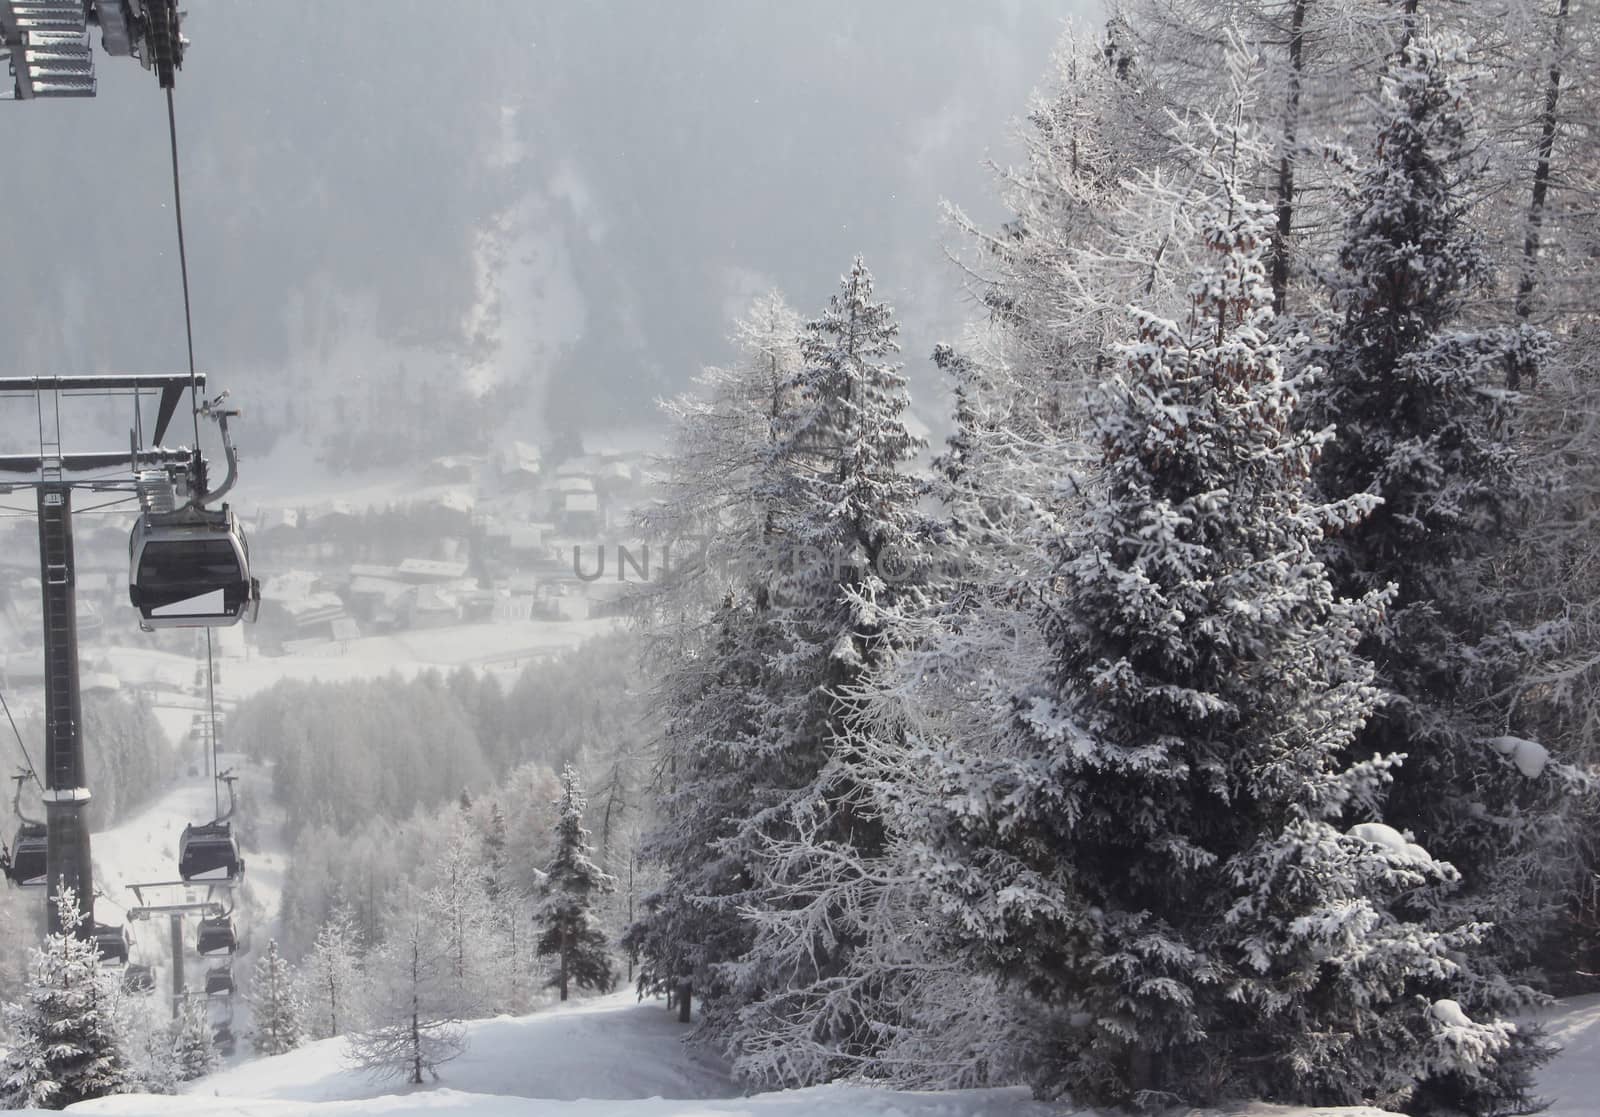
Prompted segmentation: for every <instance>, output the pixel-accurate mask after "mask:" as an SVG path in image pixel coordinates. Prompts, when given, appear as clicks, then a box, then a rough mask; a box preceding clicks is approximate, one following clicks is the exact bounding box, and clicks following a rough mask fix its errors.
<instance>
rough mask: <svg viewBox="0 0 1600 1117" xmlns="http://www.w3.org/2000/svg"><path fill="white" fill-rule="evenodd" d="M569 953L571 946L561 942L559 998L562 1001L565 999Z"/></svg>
mask: <svg viewBox="0 0 1600 1117" xmlns="http://www.w3.org/2000/svg"><path fill="white" fill-rule="evenodd" d="M570 953H572V950H571V948H570V947H569V946H568V945H567V944H566V943H562V944H561V999H562V1000H563V1001H564V1000H566V999H567V955H568V954H570Z"/></svg>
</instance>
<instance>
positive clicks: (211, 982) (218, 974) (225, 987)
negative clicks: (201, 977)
mask: <svg viewBox="0 0 1600 1117" xmlns="http://www.w3.org/2000/svg"><path fill="white" fill-rule="evenodd" d="M232 992H233V966H232V964H231V963H228V962H224V963H223V964H222V965H220V966H212V967H211V968H210V969H209V970H207V971H206V994H207V995H208V996H212V995H215V994H218V993H223V994H228V993H232Z"/></svg>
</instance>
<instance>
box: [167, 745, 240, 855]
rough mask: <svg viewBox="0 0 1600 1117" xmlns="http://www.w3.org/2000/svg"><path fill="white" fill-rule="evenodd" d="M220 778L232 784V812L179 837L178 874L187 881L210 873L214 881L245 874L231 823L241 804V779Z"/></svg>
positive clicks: (191, 827)
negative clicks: (237, 789) (237, 791)
mask: <svg viewBox="0 0 1600 1117" xmlns="http://www.w3.org/2000/svg"><path fill="white" fill-rule="evenodd" d="M217 779H219V780H221V781H222V782H224V783H226V784H227V785H228V809H227V810H226V811H224V812H223V814H222V815H221V817H219V818H215V819H213V820H212V821H210V822H202V823H190V824H189V825H187V826H185V827H184V828H183V833H182V834H181V835H180V836H179V838H178V875H179V876H180V877H182V878H183V879H184V880H194V879H195V878H196V877H205V876H207V874H209V879H213V880H236V879H238V878H239V877H241V876H243V875H244V858H242V857H240V856H239V843H238V841H237V840H236V839H235V838H234V836H233V824H232V823H230V822H229V821H228V819H230V818H231V817H233V812H234V810H235V808H237V807H238V805H239V804H238V800H237V799H235V798H234V793H233V781H234V780H236V779H238V777H237V776H234V775H232V774H230V773H228V772H220V773H218V774H217Z"/></svg>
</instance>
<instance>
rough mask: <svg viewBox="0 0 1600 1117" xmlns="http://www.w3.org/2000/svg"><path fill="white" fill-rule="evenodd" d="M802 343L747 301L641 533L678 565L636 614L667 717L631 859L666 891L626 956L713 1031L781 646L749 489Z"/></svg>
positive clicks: (784, 320)
mask: <svg viewBox="0 0 1600 1117" xmlns="http://www.w3.org/2000/svg"><path fill="white" fill-rule="evenodd" d="M799 331H800V326H799V320H798V318H797V317H796V315H795V314H794V313H793V312H792V311H791V310H789V308H788V307H787V306H785V305H784V303H783V301H782V299H781V298H779V297H778V296H777V295H769V296H765V297H763V298H760V299H758V300H756V302H755V303H754V304H753V305H752V306H751V308H750V309H749V311H748V312H747V313H746V315H745V316H744V318H743V319H742V320H741V321H740V323H739V326H738V329H737V338H736V339H737V342H738V346H739V351H740V360H739V361H738V363H736V364H735V365H734V366H733V367H731V368H727V369H716V368H713V369H708V370H706V372H705V373H704V374H703V375H702V376H701V377H700V378H699V380H698V382H697V386H696V387H697V390H696V392H694V393H692V394H689V395H685V396H682V397H680V398H678V399H677V400H674V401H673V402H672V404H671V405H669V407H668V408H667V411H668V414H669V416H670V418H671V419H672V421H673V424H674V432H673V437H672V443H671V446H672V449H671V452H670V454H669V456H668V458H667V460H666V462H665V463H664V464H665V467H666V472H667V476H668V480H667V483H666V499H665V502H664V504H663V506H662V507H661V508H659V509H655V510H652V511H650V512H648V513H646V514H645V515H644V517H643V521H642V523H641V528H642V530H643V531H644V533H645V534H646V536H647V538H648V539H650V541H651V543H652V545H661V546H665V547H668V548H671V551H670V553H671V554H672V555H673V562H672V564H671V567H670V568H669V570H668V571H667V572H665V573H664V574H663V575H662V577H661V578H660V579H659V580H658V582H656V583H655V584H654V585H653V586H651V587H650V590H651V591H652V592H649V593H647V594H645V595H643V596H642V597H641V598H640V599H639V600H638V601H637V602H636V606H637V607H638V609H637V611H638V618H639V621H640V627H641V628H642V630H643V632H644V647H645V653H644V661H645V664H646V666H647V668H648V670H649V671H650V673H651V674H652V675H653V676H654V677H656V678H658V679H659V680H660V682H659V683H658V686H657V688H656V699H657V703H658V705H659V707H660V708H661V710H662V711H663V716H662V730H661V737H660V740H659V742H658V748H659V751H660V754H661V756H660V760H659V762H658V767H659V770H660V771H661V772H662V773H663V779H662V781H661V783H662V785H661V787H660V788H659V789H658V795H657V804H656V812H655V814H656V818H657V820H658V822H657V824H656V826H655V827H654V828H653V829H652V830H651V831H650V832H648V833H647V834H646V835H645V836H644V839H643V841H642V844H641V848H640V859H641V861H642V863H643V864H645V865H648V866H652V867H659V869H660V870H661V872H662V876H663V877H664V878H665V879H664V880H663V882H662V885H661V887H660V888H659V889H656V890H654V891H652V892H650V893H647V894H646V896H645V899H644V903H643V907H644V912H643V914H642V915H641V916H640V917H639V918H638V921H637V922H636V923H635V924H634V926H633V927H631V928H629V930H628V933H627V936H626V939H625V945H626V946H628V947H629V949H633V950H637V951H638V952H639V953H640V955H641V956H642V965H641V967H640V971H639V986H640V990H641V992H643V991H648V990H660V989H662V988H669V989H672V990H674V991H675V992H682V991H684V990H687V991H688V995H689V996H690V997H695V996H697V997H699V998H700V1001H701V1004H702V1012H701V1017H700V1019H701V1023H702V1025H704V1026H709V1027H712V1028H713V1029H715V1027H716V1025H717V1024H718V1022H719V1021H722V1020H725V1019H726V1018H727V1017H728V1016H729V1015H730V1013H731V1011H732V1009H733V1008H734V1007H736V1006H733V1005H732V1004H731V997H730V990H729V984H728V981H727V980H726V978H725V977H724V976H723V974H722V973H721V971H720V970H719V968H718V967H719V965H720V964H721V963H725V962H728V961H731V960H733V959H736V958H739V957H741V956H743V955H744V954H745V953H746V951H747V950H748V949H749V942H750V929H749V927H748V925H747V924H746V922H745V921H744V920H743V919H742V918H741V917H740V914H739V909H740V907H741V905H743V904H745V903H746V902H748V901H749V899H750V889H751V887H752V884H753V879H754V878H753V875H752V862H753V854H752V852H751V850H750V849H749V848H748V847H747V846H743V845H740V844H739V843H737V842H734V841H733V839H734V837H735V835H736V833H737V832H738V829H739V825H740V822H739V820H740V819H742V818H745V817H747V816H749V815H751V814H754V813H757V812H759V811H761V810H763V809H765V808H766V806H767V805H768V804H769V803H770V801H771V795H772V793H771V789H770V786H769V785H768V784H767V783H766V782H765V777H764V773H765V772H766V771H767V769H768V768H769V767H770V761H769V759H768V756H767V749H766V746H765V744H764V743H763V741H762V740H761V739H760V737H759V735H758V732H757V724H756V720H755V717H754V714H753V702H752V697H751V696H752V693H753V688H754V687H755V686H756V684H757V682H758V680H759V678H760V673H761V669H762V668H761V665H762V663H763V662H764V657H765V655H766V654H767V651H768V650H769V649H770V647H771V646H772V645H773V643H774V642H775V640H776V635H775V633H774V632H773V630H772V621H771V599H770V578H768V576H767V572H768V568H769V566H770V561H771V555H770V550H771V548H772V546H773V540H774V537H775V534H776V532H777V530H778V510H777V509H776V508H775V507H774V506H772V504H771V503H770V502H769V501H768V500H766V499H764V498H763V497H762V496H761V495H759V493H758V490H759V488H760V486H761V481H762V464H763V462H764V461H765V460H766V455H767V454H768V453H769V452H770V449H771V447H772V444H773V441H774V439H775V437H776V431H775V429H774V425H775V423H776V420H777V417H778V415H779V414H780V413H781V412H782V410H783V407H784V404H785V399H786V385H787V384H788V383H789V382H790V380H791V378H792V377H793V375H794V372H795V370H796V368H797V367H798V362H799ZM725 1009H726V1011H725Z"/></svg>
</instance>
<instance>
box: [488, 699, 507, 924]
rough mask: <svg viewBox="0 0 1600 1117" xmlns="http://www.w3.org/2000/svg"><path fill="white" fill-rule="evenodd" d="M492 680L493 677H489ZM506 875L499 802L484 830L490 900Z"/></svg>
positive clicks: (503, 820)
mask: <svg viewBox="0 0 1600 1117" xmlns="http://www.w3.org/2000/svg"><path fill="white" fill-rule="evenodd" d="M489 677H490V678H491V679H492V678H494V676H493V675H491V676H489ZM509 883H510V881H509V879H508V877H507V873H506V812H505V811H503V810H501V809H500V803H499V802H498V801H496V802H494V803H491V804H490V806H489V821H488V822H487V823H486V824H485V825H484V830H483V888H484V892H485V893H486V894H487V895H488V897H489V899H490V900H495V899H497V898H498V897H499V896H500V894H501V893H502V892H503V891H505V890H506V888H507V887H508V886H509Z"/></svg>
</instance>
